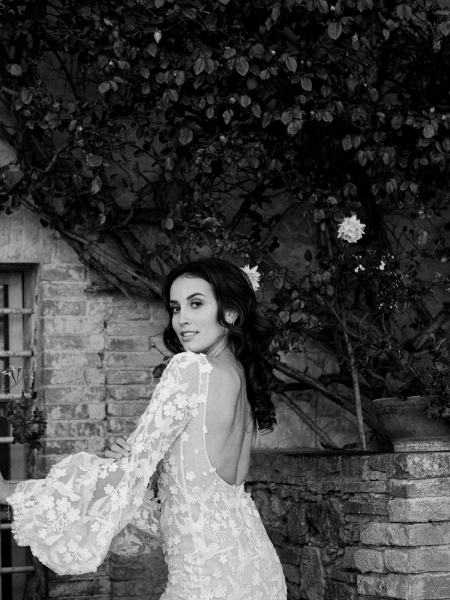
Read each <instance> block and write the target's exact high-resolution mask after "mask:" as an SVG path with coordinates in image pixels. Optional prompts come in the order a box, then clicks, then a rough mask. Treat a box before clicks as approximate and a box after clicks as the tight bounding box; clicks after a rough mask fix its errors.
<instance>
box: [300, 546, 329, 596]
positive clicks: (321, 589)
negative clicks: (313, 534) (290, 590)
mask: <svg viewBox="0 0 450 600" xmlns="http://www.w3.org/2000/svg"><path fill="white" fill-rule="evenodd" d="M300 575H301V583H300V591H301V592H302V594H303V595H304V596H306V598H323V596H324V593H325V586H326V583H325V571H324V568H323V565H322V558H321V555H320V549H319V548H315V547H313V546H305V548H304V549H303V554H302V560H301V563H300Z"/></svg>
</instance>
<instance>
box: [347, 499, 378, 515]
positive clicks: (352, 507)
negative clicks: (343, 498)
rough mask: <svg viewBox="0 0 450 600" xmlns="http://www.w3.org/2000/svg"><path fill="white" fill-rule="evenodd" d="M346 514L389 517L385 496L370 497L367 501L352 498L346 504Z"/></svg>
mask: <svg viewBox="0 0 450 600" xmlns="http://www.w3.org/2000/svg"><path fill="white" fill-rule="evenodd" d="M344 512H346V513H356V514H359V515H361V514H362V515H387V514H388V512H387V499H386V497H385V496H373V495H371V496H368V497H367V499H364V500H363V499H359V498H351V499H350V500H348V502H346V503H345V504H344Z"/></svg>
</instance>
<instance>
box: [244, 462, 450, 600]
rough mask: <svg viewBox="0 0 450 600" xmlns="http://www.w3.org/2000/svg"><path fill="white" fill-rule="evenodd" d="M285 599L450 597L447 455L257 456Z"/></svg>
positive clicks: (253, 482) (256, 489)
mask: <svg viewBox="0 0 450 600" xmlns="http://www.w3.org/2000/svg"><path fill="white" fill-rule="evenodd" d="M248 481H249V485H248V489H249V491H251V492H252V496H253V498H254V500H255V502H256V504H257V506H258V508H259V510H260V512H261V515H262V518H263V521H264V523H265V525H266V528H267V530H268V532H269V535H270V537H271V539H272V541H273V543H274V544H275V545H276V547H277V550H278V553H279V555H280V558H281V560H282V562H283V566H284V570H285V575H286V579H287V583H288V590H289V596H288V598H289V600H300V599H301V600H375V599H378V598H382V599H388V598H389V599H392V598H397V599H402V600H437V599H440V600H442V599H446V600H447V599H450V453H449V452H423V453H412V454H371V455H361V456H355V455H350V454H347V455H345V454H344V455H332V454H328V455H327V454H323V455H322V456H318V455H317V454H304V453H303V454H302V453H298V452H295V451H292V452H289V451H278V452H273V451H271V452H269V451H259V452H257V453H255V455H254V460H253V467H252V469H251V473H250V477H249V478H248Z"/></svg>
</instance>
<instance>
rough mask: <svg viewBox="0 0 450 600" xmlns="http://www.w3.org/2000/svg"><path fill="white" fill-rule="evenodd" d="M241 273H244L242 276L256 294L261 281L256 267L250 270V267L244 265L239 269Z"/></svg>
mask: <svg viewBox="0 0 450 600" xmlns="http://www.w3.org/2000/svg"><path fill="white" fill-rule="evenodd" d="M241 271H243V272H244V275H245V276H246V277H247V279H248V281H249V283H250V285H251V286H252V289H253V291H254V292H256V290H257V289H258V288H259V285H260V284H259V281H260V279H261V273H258V265H256V267H253V268H250V265H245V267H241Z"/></svg>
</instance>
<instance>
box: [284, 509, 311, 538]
mask: <svg viewBox="0 0 450 600" xmlns="http://www.w3.org/2000/svg"><path fill="white" fill-rule="evenodd" d="M286 520H287V535H288V537H289V539H290V540H292V541H293V542H296V543H298V544H302V543H303V544H304V543H305V542H306V541H307V539H308V538H307V534H308V530H309V528H308V524H307V522H306V509H305V506H302V505H299V504H294V505H293V506H291V507H290V509H289V510H288V512H287V514H286Z"/></svg>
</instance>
